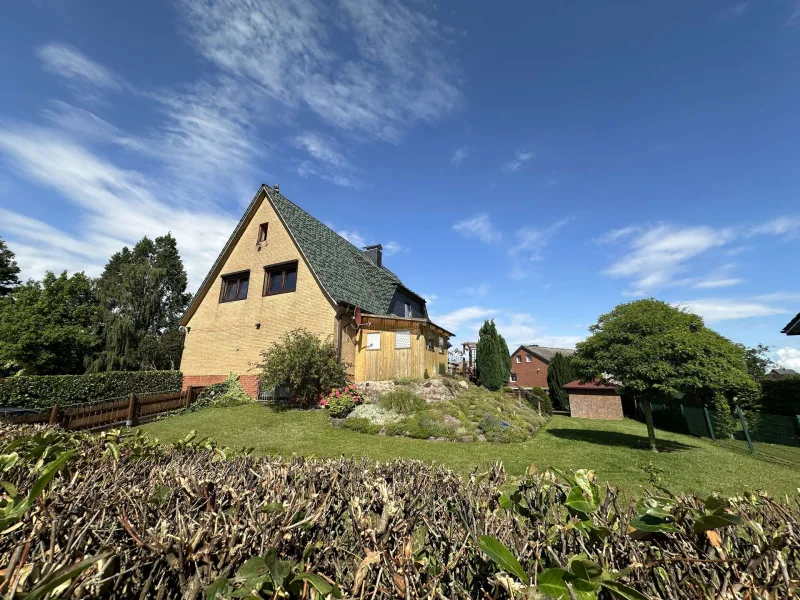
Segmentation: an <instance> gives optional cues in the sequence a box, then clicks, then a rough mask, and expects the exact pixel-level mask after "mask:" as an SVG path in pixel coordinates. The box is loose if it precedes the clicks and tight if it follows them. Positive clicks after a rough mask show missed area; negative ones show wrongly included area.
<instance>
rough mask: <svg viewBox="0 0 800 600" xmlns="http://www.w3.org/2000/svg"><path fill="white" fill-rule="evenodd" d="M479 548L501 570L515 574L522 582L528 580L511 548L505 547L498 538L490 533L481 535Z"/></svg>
mask: <svg viewBox="0 0 800 600" xmlns="http://www.w3.org/2000/svg"><path fill="white" fill-rule="evenodd" d="M480 548H481V550H482V551H483V552H484V553H485V554H486V555H487V556H488V557H489V558H491V559H492V561H494V563H495V564H496V565H497V566H498V567H500V568H501V569H502V570H503V571H505V572H507V573H511V574H512V575H516V576H517V577H518V578H519V579H520V580H521V581H522V582H523V583H528V582H529V581H530V579H529V578H528V574H527V573H526V572H525V569H523V568H522V565H520V564H519V561H518V560H517V559H516V557H515V556H514V555H513V554H512V553H511V550H509V549H508V548H506V547H505V546H504V545H503V544H502V543H501V542H500V541H499V540H498V539H496V538H493V537H492V536H490V535H482V536H481V538H480Z"/></svg>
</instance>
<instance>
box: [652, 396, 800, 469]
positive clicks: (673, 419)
mask: <svg viewBox="0 0 800 600" xmlns="http://www.w3.org/2000/svg"><path fill="white" fill-rule="evenodd" d="M651 406H652V409H653V423H654V425H655V426H656V427H657V428H659V429H665V430H667V431H674V432H676V433H684V434H688V435H693V436H695V437H704V438H709V439H711V440H714V441H716V442H718V443H719V444H720V445H724V446H726V447H729V448H731V449H734V450H741V451H743V452H749V453H751V454H757V455H759V456H760V457H762V458H765V459H768V460H772V461H775V462H782V463H791V464H793V465H800V415H772V414H765V413H750V414H743V413H741V411H738V410H737V411H735V412H734V413H732V414H730V415H728V414H723V413H720V412H718V411H715V410H709V409H707V408H702V407H696V406H685V405H681V404H677V403H676V404H657V403H653V404H652V405H651ZM637 418H638V419H639V420H640V421H644V420H645V419H644V406H643V405H642V404H641V403H639V404H638V406H637Z"/></svg>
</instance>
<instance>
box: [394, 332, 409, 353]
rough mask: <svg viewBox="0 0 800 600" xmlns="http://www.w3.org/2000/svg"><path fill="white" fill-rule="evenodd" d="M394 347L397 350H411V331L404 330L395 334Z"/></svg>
mask: <svg viewBox="0 0 800 600" xmlns="http://www.w3.org/2000/svg"><path fill="white" fill-rule="evenodd" d="M394 347H395V349H398V350H399V349H402V348H411V331H410V330H408V329H403V330H401V331H395V332H394Z"/></svg>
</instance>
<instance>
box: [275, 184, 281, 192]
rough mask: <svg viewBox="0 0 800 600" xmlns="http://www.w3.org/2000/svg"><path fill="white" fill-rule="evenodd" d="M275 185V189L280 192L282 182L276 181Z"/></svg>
mask: <svg viewBox="0 0 800 600" xmlns="http://www.w3.org/2000/svg"><path fill="white" fill-rule="evenodd" d="M274 187H275V191H276V192H279V193H280V191H281V184H280V183H276V184H275V186H274Z"/></svg>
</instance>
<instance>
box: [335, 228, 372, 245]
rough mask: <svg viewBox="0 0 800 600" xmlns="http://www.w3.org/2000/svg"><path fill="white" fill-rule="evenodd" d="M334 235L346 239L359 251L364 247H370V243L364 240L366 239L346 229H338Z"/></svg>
mask: <svg viewBox="0 0 800 600" xmlns="http://www.w3.org/2000/svg"><path fill="white" fill-rule="evenodd" d="M336 233H338V234H339V235H340V236H342V237H343V238H344V239H346V240H347V241H348V242H350V243H351V244H353V245H354V246H356V247H358V248H359V249H360V248H363V247H364V246H369V245H370V243H369V242H368V241H367V240H366V238H364V236H362V235H361V234H359V233H358V232H357V231H348V230H347V229H339V230H338V231H337V232H336Z"/></svg>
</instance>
